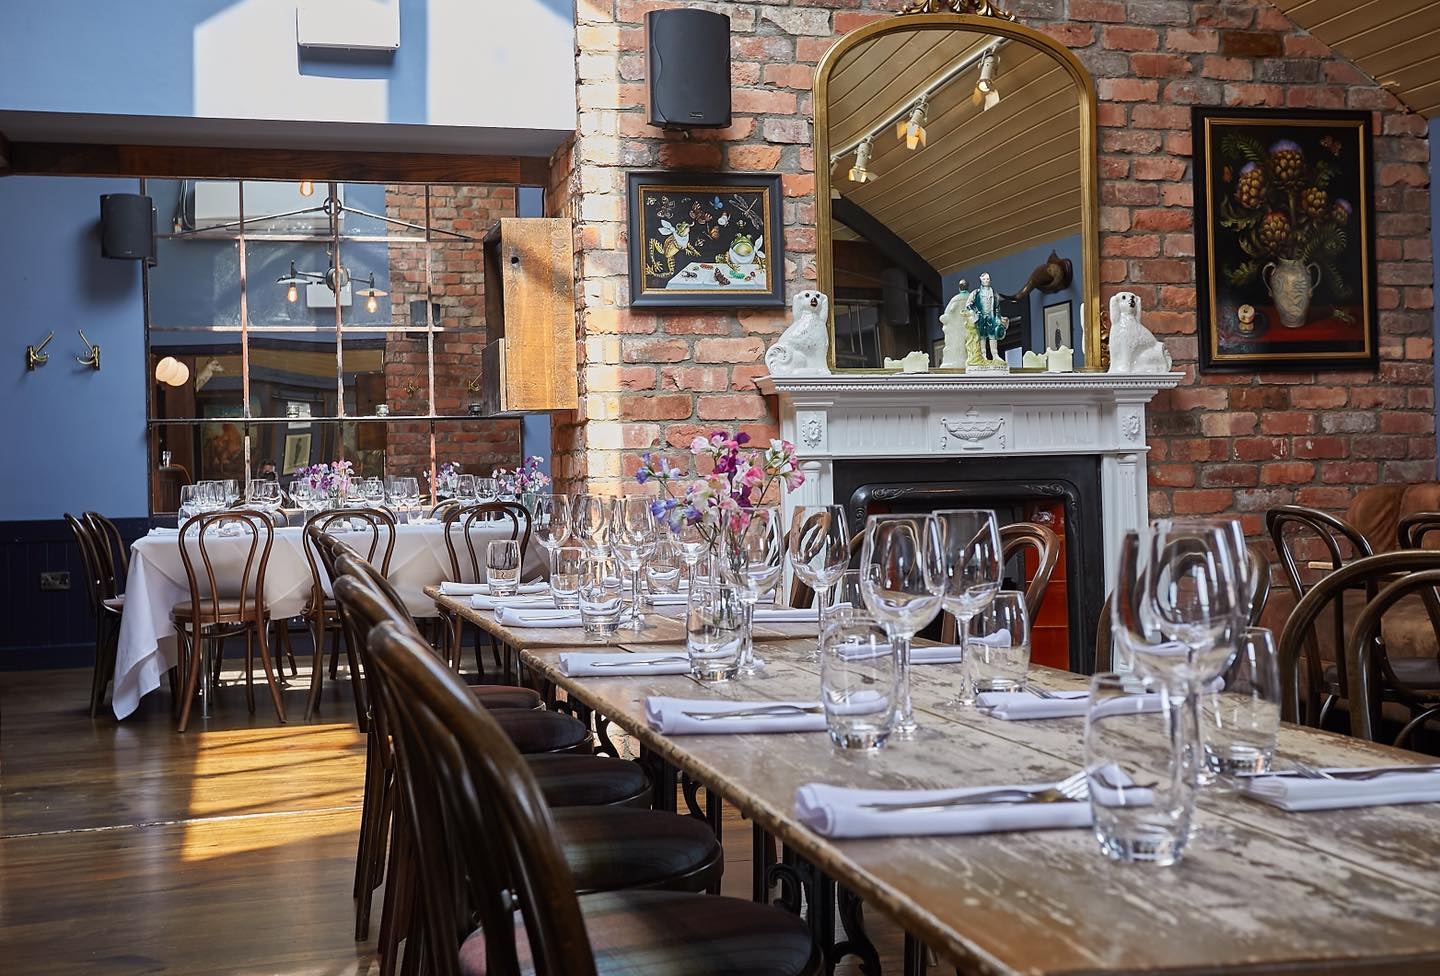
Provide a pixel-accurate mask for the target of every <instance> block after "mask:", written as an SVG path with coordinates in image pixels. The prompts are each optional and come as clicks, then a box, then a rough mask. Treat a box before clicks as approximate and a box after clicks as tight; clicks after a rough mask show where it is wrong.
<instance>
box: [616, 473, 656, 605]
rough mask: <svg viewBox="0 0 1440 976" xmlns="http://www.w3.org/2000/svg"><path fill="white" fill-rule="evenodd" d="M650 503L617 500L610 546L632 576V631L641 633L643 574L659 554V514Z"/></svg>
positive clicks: (632, 497)
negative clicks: (647, 561)
mask: <svg viewBox="0 0 1440 976" xmlns="http://www.w3.org/2000/svg"><path fill="white" fill-rule="evenodd" d="M650 503H651V499H649V498H646V497H644V496H640V495H630V496H628V497H626V498H617V499H615V501H614V509H613V512H612V522H611V528H610V544H611V545H612V546H613V547H614V549H615V554H616V555H617V556H619V557H620V562H621V563H622V564H624V566H625V569H626V570H627V571H628V572H629V573H630V603H631V606H630V624H629V628H628V629H630V630H639V629H640V628H641V627H642V626H644V623H645V615H644V614H643V613H642V612H641V609H640V570H641V568H642V567H643V566H644V565H645V558H646V557H647V556H649V555H650V554H651V553H652V552H654V551H655V513H654V512H652V511H651V510H650Z"/></svg>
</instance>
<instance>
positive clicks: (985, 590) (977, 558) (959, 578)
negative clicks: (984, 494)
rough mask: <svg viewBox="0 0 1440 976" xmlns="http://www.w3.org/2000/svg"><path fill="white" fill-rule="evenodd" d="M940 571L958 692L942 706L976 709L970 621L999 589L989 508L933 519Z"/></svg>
mask: <svg viewBox="0 0 1440 976" xmlns="http://www.w3.org/2000/svg"><path fill="white" fill-rule="evenodd" d="M935 520H936V522H938V523H939V526H940V551H941V555H942V560H943V566H944V571H945V591H944V598H943V606H944V607H945V609H946V610H947V611H949V612H950V613H953V614H954V615H955V619H956V621H957V622H958V623H959V626H958V627H957V628H956V632H957V633H958V634H959V635H960V692H959V694H957V695H956V696H955V697H954V698H953V699H951V700H950V701H949V702H947V704H949V705H954V706H957V707H961V706H973V705H974V704H975V692H976V688H975V682H976V677H977V676H976V672H975V668H974V666H973V663H972V661H971V659H970V649H969V646H968V645H969V640H970V621H971V619H972V618H973V617H974V616H975V614H977V613H979V612H980V611H982V610H984V609H985V608H986V607H988V606H989V605H990V601H991V600H993V599H995V594H996V592H997V591H998V590H999V589H1000V562H1001V559H1000V555H1001V554H1000V527H999V523H998V522H997V521H996V519H995V513H994V512H993V511H991V510H990V509H988V508H952V509H945V510H942V511H938V512H936V513H935Z"/></svg>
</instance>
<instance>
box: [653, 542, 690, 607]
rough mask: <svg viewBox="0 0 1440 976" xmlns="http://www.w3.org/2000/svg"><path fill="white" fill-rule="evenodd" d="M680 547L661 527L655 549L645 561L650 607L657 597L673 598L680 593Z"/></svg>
mask: <svg viewBox="0 0 1440 976" xmlns="http://www.w3.org/2000/svg"><path fill="white" fill-rule="evenodd" d="M680 565H681V560H680V547H679V546H678V545H676V544H675V538H674V536H672V535H671V534H670V531H669V530H668V529H666V528H665V527H664V526H663V525H662V526H661V527H660V531H659V533H658V534H657V536H656V538H655V549H654V551H653V552H652V553H651V554H650V558H649V559H647V560H645V589H646V592H647V593H648V594H649V599H650V602H651V605H652V606H656V605H658V603H657V600H656V598H657V597H662V598H663V597H667V596H674V595H675V594H676V593H679V592H680Z"/></svg>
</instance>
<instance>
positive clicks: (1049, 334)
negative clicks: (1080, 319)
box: [1043, 302, 1075, 349]
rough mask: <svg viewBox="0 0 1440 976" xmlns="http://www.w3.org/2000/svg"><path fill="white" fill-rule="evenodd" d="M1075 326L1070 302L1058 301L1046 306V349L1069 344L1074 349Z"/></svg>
mask: <svg viewBox="0 0 1440 976" xmlns="http://www.w3.org/2000/svg"><path fill="white" fill-rule="evenodd" d="M1073 328H1074V325H1073V323H1072V321H1071V303H1070V302H1056V303H1055V304H1054V305H1046V306H1045V335H1044V336H1043V338H1044V340H1045V342H1044V346H1045V348H1046V349H1059V348H1060V347H1061V346H1069V347H1070V348H1071V349H1074V348H1075V340H1074V333H1073V331H1072V330H1073Z"/></svg>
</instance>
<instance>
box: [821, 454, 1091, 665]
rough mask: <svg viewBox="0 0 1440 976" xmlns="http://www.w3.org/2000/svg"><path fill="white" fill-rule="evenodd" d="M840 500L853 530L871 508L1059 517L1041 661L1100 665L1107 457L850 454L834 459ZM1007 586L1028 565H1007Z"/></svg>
mask: <svg viewBox="0 0 1440 976" xmlns="http://www.w3.org/2000/svg"><path fill="white" fill-rule="evenodd" d="M834 500H835V502H836V503H839V504H843V505H845V507H846V515H847V516H848V517H849V519H850V525H851V529H852V531H858V529H859V527H860V526H863V525H864V524H865V519H866V518H867V517H868V516H870V515H880V514H888V513H909V512H932V511H935V510H936V509H941V508H993V509H995V513H996V516H997V517H998V518H999V520H1000V523H1001V524H1002V525H1006V524H1009V523H1011V522H1020V521H1040V522H1042V523H1047V524H1049V526H1050V528H1051V529H1053V530H1054V531H1055V532H1056V533H1057V534H1058V535H1060V537H1061V539H1062V540H1063V548H1062V550H1061V554H1062V561H1061V563H1060V564H1059V565H1058V566H1057V567H1056V571H1055V575H1054V576H1053V577H1052V582H1051V587H1050V591H1049V593H1048V595H1047V597H1046V605H1045V607H1044V608H1042V611H1041V613H1040V615H1039V619H1037V620H1035V621H1032V622H1031V623H1032V626H1033V627H1034V629H1035V638H1034V642H1033V643H1034V648H1035V652H1034V653H1035V660H1036V663H1039V664H1049V665H1051V666H1053V667H1061V668H1069V669H1070V670H1072V671H1079V672H1081V673H1089V672H1091V671H1093V670H1094V666H1095V622H1096V619H1097V616H1098V614H1099V612H1100V606H1101V604H1102V603H1103V602H1104V600H1105V593H1104V588H1103V585H1102V581H1103V580H1104V557H1103V554H1102V545H1101V535H1100V518H1099V517H1098V515H1099V512H1100V508H1101V493H1100V464H1099V461H1098V459H1097V458H1095V457H1093V456H1086V455H1079V456H1074V457H1059V458H1056V457H1047V458H1040V457H1006V458H973V459H972V458H964V459H959V460H948V459H947V460H920V459H910V460H903V461H888V460H886V461H881V460H842V461H837V462H836V463H835V466H834ZM1005 570H1006V572H1005V576H1006V584H1005V585H1006V587H1007V588H1013V589H1023V588H1024V583H1023V580H1024V567H1023V566H1020V565H1010V566H1006V568H1005Z"/></svg>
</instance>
